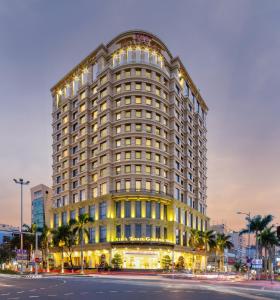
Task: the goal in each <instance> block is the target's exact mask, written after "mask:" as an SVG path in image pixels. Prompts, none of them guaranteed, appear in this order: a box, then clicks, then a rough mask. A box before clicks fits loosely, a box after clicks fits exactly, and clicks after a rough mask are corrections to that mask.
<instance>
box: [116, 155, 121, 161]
mask: <svg viewBox="0 0 280 300" xmlns="http://www.w3.org/2000/svg"><path fill="white" fill-rule="evenodd" d="M119 160H121V154H120V153H116V161H119Z"/></svg>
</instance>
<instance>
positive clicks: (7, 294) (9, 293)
mask: <svg viewBox="0 0 280 300" xmlns="http://www.w3.org/2000/svg"><path fill="white" fill-rule="evenodd" d="M9 295H10V293H7V294H0V296H9Z"/></svg>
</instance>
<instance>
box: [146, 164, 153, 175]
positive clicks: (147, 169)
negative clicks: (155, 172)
mask: <svg viewBox="0 0 280 300" xmlns="http://www.w3.org/2000/svg"><path fill="white" fill-rule="evenodd" d="M151 171H152V167H151V166H146V173H147V174H151Z"/></svg>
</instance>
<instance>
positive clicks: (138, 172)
mask: <svg viewBox="0 0 280 300" xmlns="http://www.w3.org/2000/svg"><path fill="white" fill-rule="evenodd" d="M141 172H142V170H141V165H135V173H137V174H140V173H141Z"/></svg>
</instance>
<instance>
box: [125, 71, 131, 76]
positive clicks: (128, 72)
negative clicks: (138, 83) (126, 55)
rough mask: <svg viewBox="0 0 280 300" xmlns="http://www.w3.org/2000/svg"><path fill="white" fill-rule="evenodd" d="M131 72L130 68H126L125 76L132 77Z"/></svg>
mask: <svg viewBox="0 0 280 300" xmlns="http://www.w3.org/2000/svg"><path fill="white" fill-rule="evenodd" d="M130 75H131V72H130V69H127V70H125V77H130Z"/></svg>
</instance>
